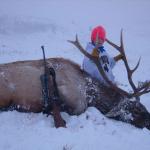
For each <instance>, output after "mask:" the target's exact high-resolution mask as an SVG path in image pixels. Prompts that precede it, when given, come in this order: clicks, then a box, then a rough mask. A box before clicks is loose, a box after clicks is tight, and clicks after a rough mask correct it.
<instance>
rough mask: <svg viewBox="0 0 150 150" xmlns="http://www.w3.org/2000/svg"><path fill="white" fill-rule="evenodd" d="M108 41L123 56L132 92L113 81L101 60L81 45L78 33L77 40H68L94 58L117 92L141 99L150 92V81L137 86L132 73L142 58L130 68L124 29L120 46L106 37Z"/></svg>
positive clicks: (103, 75)
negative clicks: (124, 43) (124, 40)
mask: <svg viewBox="0 0 150 150" xmlns="http://www.w3.org/2000/svg"><path fill="white" fill-rule="evenodd" d="M106 41H107V42H108V43H109V44H110V45H111V46H113V47H114V48H115V49H117V50H118V51H119V52H120V53H121V54H122V56H123V61H124V64H125V67H126V70H127V75H128V81H129V83H130V85H131V87H132V89H133V92H132V93H129V92H126V91H125V90H123V89H121V88H119V87H117V86H116V85H115V84H114V83H113V82H111V81H110V80H109V79H108V77H107V75H106V74H105V72H104V70H103V68H102V65H101V63H100V61H99V58H96V57H93V56H92V55H91V54H89V53H88V52H86V50H84V48H83V47H82V46H81V44H80V42H79V40H78V37H77V35H76V40H75V41H70V40H68V42H70V43H72V44H73V45H75V46H76V47H77V48H78V49H79V50H80V51H81V52H82V53H83V54H84V55H85V56H86V57H88V58H89V59H90V60H92V61H93V62H94V63H95V65H96V66H97V68H98V70H99V72H100V74H101V75H102V77H103V78H104V80H105V81H106V83H107V84H108V85H109V86H110V87H111V88H112V89H114V90H115V91H116V92H119V93H120V94H123V95H124V96H127V97H128V98H132V97H135V98H136V100H137V101H140V96H141V95H143V94H145V93H148V92H150V81H146V82H144V83H143V84H142V85H141V86H140V87H138V88H137V87H136V86H135V84H134V82H133V80H132V74H133V73H134V72H135V71H136V69H137V68H138V67H139V64H140V59H141V58H140V59H139V61H138V63H137V65H136V66H135V68H134V69H130V67H129V64H128V61H127V57H126V54H125V50H124V45H123V36H122V30H121V36H120V43H121V44H120V46H117V45H116V44H114V43H113V42H111V41H109V40H108V39H106Z"/></svg>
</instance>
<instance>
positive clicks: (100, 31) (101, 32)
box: [91, 26, 106, 42]
mask: <svg viewBox="0 0 150 150" xmlns="http://www.w3.org/2000/svg"><path fill="white" fill-rule="evenodd" d="M97 36H98V38H99V39H101V40H103V41H105V39H106V31H105V29H104V28H103V27H102V26H97V27H95V28H94V29H93V30H92V33H91V41H92V42H96V39H97Z"/></svg>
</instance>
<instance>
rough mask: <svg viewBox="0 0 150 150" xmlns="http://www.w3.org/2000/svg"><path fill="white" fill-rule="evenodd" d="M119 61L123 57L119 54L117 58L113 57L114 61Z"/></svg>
mask: <svg viewBox="0 0 150 150" xmlns="http://www.w3.org/2000/svg"><path fill="white" fill-rule="evenodd" d="M121 59H123V55H122V54H119V55H117V56H115V57H114V60H115V61H119V60H121Z"/></svg>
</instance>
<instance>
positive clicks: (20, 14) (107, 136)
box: [0, 0, 150, 150]
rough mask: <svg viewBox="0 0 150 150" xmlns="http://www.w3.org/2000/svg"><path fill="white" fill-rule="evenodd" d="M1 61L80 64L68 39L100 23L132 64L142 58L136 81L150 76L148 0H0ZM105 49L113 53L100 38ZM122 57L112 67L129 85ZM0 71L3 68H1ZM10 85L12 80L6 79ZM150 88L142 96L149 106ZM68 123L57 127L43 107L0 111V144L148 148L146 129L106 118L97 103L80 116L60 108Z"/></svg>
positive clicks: (11, 149) (7, 147)
mask: <svg viewBox="0 0 150 150" xmlns="http://www.w3.org/2000/svg"><path fill="white" fill-rule="evenodd" d="M0 2H1V3H0V63H6V62H13V61H17V60H29V59H41V58H42V51H41V48H40V47H41V45H44V46H45V50H46V56H47V57H64V58H69V59H71V60H73V61H75V62H76V63H78V64H81V62H82V59H83V55H82V54H81V53H80V52H79V51H78V50H77V49H76V48H75V47H73V45H71V44H70V43H68V42H67V40H74V39H75V35H76V34H78V36H79V39H80V42H81V43H82V45H83V46H85V45H86V43H87V42H88V41H89V40H90V31H91V29H92V27H94V26H96V25H99V24H102V25H104V26H105V28H106V30H107V37H108V38H109V39H111V40H112V41H114V42H115V43H117V44H119V34H120V30H121V29H122V28H123V36H124V45H125V50H126V53H127V56H128V61H129V63H130V65H131V66H134V65H135V64H136V62H137V60H138V58H139V57H140V56H142V61H141V64H140V67H139V69H138V70H137V72H136V73H135V75H134V80H135V82H138V81H144V80H146V79H149V77H150V65H149V64H150V63H149V56H150V51H149V50H150V44H149V41H150V28H149V26H150V17H149V13H150V1H149V0H126V1H125V0H61V1H59V0H32V1H31V0H11V1H10V0H1V1H0ZM105 47H106V48H107V49H108V52H109V53H110V55H116V54H118V53H117V51H115V50H114V49H113V48H112V47H110V46H109V45H107V44H105ZM124 72H125V69H124V67H123V63H121V62H120V63H118V64H117V65H116V67H115V69H114V74H115V76H116V81H117V82H119V83H122V85H120V86H121V87H122V88H124V89H126V90H129V89H130V86H129V85H128V84H127V77H126V74H125V73H124ZM1 75H3V74H1ZM10 86H12V85H10ZM149 96H150V94H146V95H144V96H142V97H141V101H142V103H143V104H145V106H146V107H147V109H148V110H149V111H150V101H149ZM62 116H63V118H64V119H65V120H66V122H67V128H59V129H56V128H55V127H54V123H53V118H52V116H49V117H46V116H45V115H43V114H42V113H39V114H33V113H19V112H16V111H13V112H0V122H1V123H0V150H19V149H21V150H26V149H28V150H41V149H44V150H60V149H62V150H84V149H86V150H97V149H102V150H107V149H111V150H120V149H122V150H135V149H136V150H141V149H143V150H149V149H150V144H149V143H150V140H149V139H150V132H149V131H148V130H147V129H145V128H144V129H137V128H135V127H134V126H131V125H129V124H126V123H123V122H118V121H114V120H110V119H107V118H105V117H104V116H103V115H102V114H101V113H100V112H99V111H98V110H97V109H96V108H93V107H91V108H88V109H87V110H86V112H85V113H83V114H81V115H79V116H69V115H68V114H66V113H62Z"/></svg>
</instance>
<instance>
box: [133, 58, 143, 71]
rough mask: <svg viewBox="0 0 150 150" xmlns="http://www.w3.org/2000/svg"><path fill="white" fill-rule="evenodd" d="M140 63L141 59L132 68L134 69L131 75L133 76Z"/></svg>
mask: <svg viewBox="0 0 150 150" xmlns="http://www.w3.org/2000/svg"><path fill="white" fill-rule="evenodd" d="M140 62H141V57H140V58H139V60H138V63H137V64H136V66H135V67H134V69H132V70H131V72H132V74H133V73H134V72H135V71H136V69H137V68H138V67H139V65H140Z"/></svg>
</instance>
